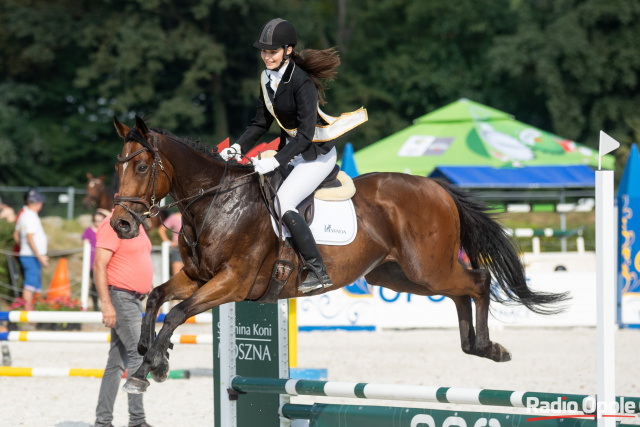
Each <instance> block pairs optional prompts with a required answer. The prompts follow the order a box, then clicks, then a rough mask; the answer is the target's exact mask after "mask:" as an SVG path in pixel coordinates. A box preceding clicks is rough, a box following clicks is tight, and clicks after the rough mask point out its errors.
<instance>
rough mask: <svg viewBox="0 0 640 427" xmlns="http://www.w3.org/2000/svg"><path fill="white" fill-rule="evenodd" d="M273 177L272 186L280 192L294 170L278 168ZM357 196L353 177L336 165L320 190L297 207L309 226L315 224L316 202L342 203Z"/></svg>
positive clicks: (290, 167) (322, 183)
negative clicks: (318, 200)
mask: <svg viewBox="0 0 640 427" xmlns="http://www.w3.org/2000/svg"><path fill="white" fill-rule="evenodd" d="M276 170H277V171H278V172H276V173H275V174H274V175H273V177H272V178H271V181H270V182H271V186H272V187H273V189H274V190H275V192H277V191H278V189H279V188H280V186H281V185H282V183H283V182H284V180H285V179H287V177H288V176H289V174H290V173H291V170H293V167H292V166H288V167H287V169H284V168H278V169H276ZM354 194H356V187H355V185H354V184H353V181H352V180H351V177H349V175H347V174H346V173H344V172H343V171H341V170H340V166H338V165H335V166H334V168H333V170H332V171H331V173H330V174H329V175H328V176H327V177H326V178H325V179H324V181H322V182H321V183H320V185H319V186H318V188H316V189H315V190H314V192H313V193H311V194H310V195H309V196H308V197H307V198H306V199H304V200H303V201H302V202H300V204H299V205H298V206H297V207H296V209H298V212H300V215H302V217H303V218H304V219H305V221H306V222H307V224H308V225H311V223H312V222H313V216H314V212H315V211H314V200H315V199H320V200H330V201H340V200H348V199H350V198H352V197H353V195H354ZM274 198H275V194H273V195H272V201H274V200H273V199H274Z"/></svg>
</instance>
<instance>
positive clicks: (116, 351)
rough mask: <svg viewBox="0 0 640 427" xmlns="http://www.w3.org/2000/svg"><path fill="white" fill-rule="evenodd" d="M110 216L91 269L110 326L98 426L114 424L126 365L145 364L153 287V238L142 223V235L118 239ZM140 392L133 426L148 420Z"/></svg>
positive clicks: (132, 401)
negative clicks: (145, 321) (142, 347)
mask: <svg viewBox="0 0 640 427" xmlns="http://www.w3.org/2000/svg"><path fill="white" fill-rule="evenodd" d="M110 219H111V215H109V216H108V217H107V218H105V220H103V221H102V223H101V224H100V226H99V227H98V231H97V233H96V253H95V260H94V264H93V274H94V279H95V282H96V288H97V290H98V295H99V296H100V303H101V306H102V323H103V324H104V325H105V326H106V327H107V328H111V344H110V347H109V358H108V359H107V366H106V368H105V370H104V375H103V376H102V383H101V384H100V395H99V397H98V406H97V408H96V423H95V426H96V427H108V426H112V421H113V406H114V403H115V400H116V395H117V394H118V389H119V387H120V380H121V379H122V374H123V373H124V370H125V368H126V369H128V372H129V374H128V375H131V374H133V373H134V372H135V371H136V370H137V369H138V368H139V367H140V365H141V364H142V356H141V355H140V354H138V341H139V340H140V327H141V325H142V312H143V311H142V300H143V299H144V298H145V297H146V296H147V294H148V293H149V291H151V285H152V280H153V265H152V263H151V242H150V241H149V237H148V236H147V233H145V232H144V230H143V229H142V225H141V226H140V228H141V230H140V234H139V235H138V237H135V238H133V239H129V240H120V239H119V238H118V236H117V235H116V233H115V231H113V229H112V228H111V225H110ZM142 396H143V395H142V394H129V395H128V399H129V426H136V427H151V426H149V424H147V422H146V419H145V414H144V407H143V404H142Z"/></svg>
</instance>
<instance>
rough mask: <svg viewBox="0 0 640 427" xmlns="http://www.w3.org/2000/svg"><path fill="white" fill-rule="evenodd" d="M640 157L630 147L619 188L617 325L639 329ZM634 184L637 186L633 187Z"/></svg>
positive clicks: (633, 147) (636, 148) (634, 149)
mask: <svg viewBox="0 0 640 427" xmlns="http://www.w3.org/2000/svg"><path fill="white" fill-rule="evenodd" d="M638 179H640V157H639V156H638V147H637V145H636V144H633V145H632V146H631V151H630V152H629V158H628V159H627V165H626V166H625V169H624V173H623V175H622V179H621V180H620V186H619V187H618V196H617V199H618V301H619V310H618V323H619V324H620V326H640V281H639V280H638V274H639V271H640V241H639V242H636V240H637V239H636V230H640V189H639V188H638V185H637V182H638ZM634 183H636V184H635V185H634Z"/></svg>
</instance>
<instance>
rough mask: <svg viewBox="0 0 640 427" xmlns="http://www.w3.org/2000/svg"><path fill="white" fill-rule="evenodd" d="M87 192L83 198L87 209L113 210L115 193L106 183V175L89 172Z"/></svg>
mask: <svg viewBox="0 0 640 427" xmlns="http://www.w3.org/2000/svg"><path fill="white" fill-rule="evenodd" d="M85 190H86V194H85V196H84V198H83V199H82V206H84V208H85V209H92V208H101V209H106V210H108V211H111V210H112V209H113V206H114V201H113V193H112V192H111V191H110V190H109V188H108V187H107V185H106V184H105V176H104V175H101V176H98V177H95V176H93V175H92V174H91V173H90V172H87V185H86V187H85Z"/></svg>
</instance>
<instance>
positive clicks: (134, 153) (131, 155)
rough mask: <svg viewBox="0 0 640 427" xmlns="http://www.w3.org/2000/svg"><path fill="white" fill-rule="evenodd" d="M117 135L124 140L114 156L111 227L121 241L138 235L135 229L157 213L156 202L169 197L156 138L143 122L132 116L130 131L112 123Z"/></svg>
mask: <svg viewBox="0 0 640 427" xmlns="http://www.w3.org/2000/svg"><path fill="white" fill-rule="evenodd" d="M113 122H114V125H115V127H116V130H117V131H118V135H120V136H121V137H122V138H123V139H124V147H123V149H122V153H120V155H118V163H117V164H116V171H117V172H118V178H119V181H120V186H119V188H118V194H117V196H116V197H115V202H116V206H115V209H114V211H113V216H112V217H111V227H113V229H114V230H115V232H116V233H117V234H118V237H119V238H121V239H131V238H134V237H136V236H137V235H138V233H139V230H140V227H139V225H140V224H142V225H145V223H144V221H145V219H146V218H150V217H152V216H155V215H157V214H158V212H159V207H158V202H160V200H161V199H162V198H163V197H164V196H166V195H167V193H169V190H170V189H171V178H170V176H169V173H168V172H167V170H166V169H165V165H164V164H163V163H162V157H161V156H160V152H159V151H158V138H159V136H160V135H157V134H156V133H155V132H153V131H150V130H149V129H148V128H147V125H146V124H145V123H144V121H143V120H142V119H141V118H140V117H137V116H136V124H135V127H134V128H128V127H127V126H125V125H124V124H122V123H120V122H119V121H118V119H116V118H115V117H114V119H113Z"/></svg>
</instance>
